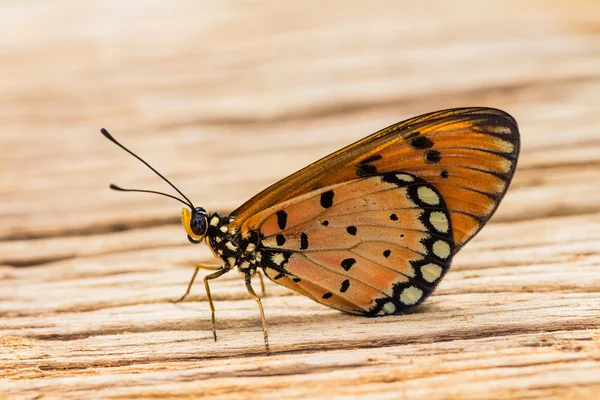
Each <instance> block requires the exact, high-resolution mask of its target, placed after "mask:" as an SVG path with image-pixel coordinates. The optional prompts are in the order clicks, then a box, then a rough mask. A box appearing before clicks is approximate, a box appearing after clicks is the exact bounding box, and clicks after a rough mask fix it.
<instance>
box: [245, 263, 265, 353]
mask: <svg viewBox="0 0 600 400" xmlns="http://www.w3.org/2000/svg"><path fill="white" fill-rule="evenodd" d="M259 276H260V275H259ZM251 278H252V277H251V276H250V275H249V274H247V275H246V289H247V290H248V293H250V296H252V298H253V299H254V301H256V304H258V309H259V311H260V318H261V320H262V326H263V334H264V339H265V350H266V352H267V355H269V335H268V333H267V320H266V319H265V311H264V309H263V306H262V302H261V301H260V297H258V295H257V294H256V292H254V289H253V288H252V283H251ZM261 283H262V276H261ZM263 290H264V288H263Z"/></svg>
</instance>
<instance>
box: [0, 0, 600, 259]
mask: <svg viewBox="0 0 600 400" xmlns="http://www.w3.org/2000/svg"><path fill="white" fill-rule="evenodd" d="M599 17H600V3H598V2H597V1H595V0H577V1H571V2H564V1H486V2H482V1H479V0H460V1H452V2H447V1H441V0H439V1H424V2H414V1H379V0H375V1H369V2H364V1H346V0H344V1H328V2H323V1H320V2H317V1H286V2H273V1H195V0H177V1H172V0H168V1H167V0H154V1H134V0H129V1H117V0H115V1H108V0H102V1H93V0H90V1H85V2H79V1H75V0H56V1H52V2H43V1H8V0H4V1H2V2H0V26H2V32H3V33H2V35H0V240H10V241H19V240H27V239H41V238H46V237H54V236H77V235H81V234H86V235H89V234H95V233H97V234H102V233H104V232H110V231H119V230H123V229H128V228H141V227H148V226H161V225H164V224H170V223H176V222H177V220H178V215H179V211H178V209H179V205H176V204H175V203H174V202H172V201H171V200H168V199H164V198H160V197H157V196H151V195H139V194H121V193H115V192H112V191H109V190H108V188H107V186H108V184H109V183H110V182H114V183H118V184H121V185H123V186H126V187H135V188H144V189H155V190H163V191H169V188H168V187H167V186H166V185H165V184H164V183H163V182H161V181H160V180H159V179H158V178H157V177H155V176H154V175H153V174H152V173H151V172H150V171H149V170H147V169H145V167H144V166H142V165H141V164H140V163H138V162H137V161H136V160H134V159H133V158H132V157H130V156H128V155H126V154H125V153H124V152H122V151H121V150H120V149H118V148H117V147H116V146H114V145H113V144H111V143H110V142H108V141H107V140H106V139H104V138H103V137H102V136H101V135H100V133H99V130H100V128H101V127H105V128H107V129H108V130H109V131H110V132H111V133H112V134H113V135H114V136H115V137H116V138H118V139H119V140H121V141H122V142H123V143H124V144H125V145H128V146H130V147H131V148H132V149H133V150H134V151H136V152H137V153H138V154H139V155H141V156H142V157H144V158H145V159H147V160H148V161H149V162H150V163H151V164H152V165H154V166H155V167H156V168H157V169H158V170H159V171H161V172H162V173H164V174H165V175H166V176H167V177H169V178H170V179H171V180H172V181H173V182H174V183H175V184H176V185H177V186H179V187H180V189H181V190H182V191H183V192H184V193H186V194H187V195H188V197H190V198H191V199H193V201H194V202H195V203H197V204H199V205H202V206H204V207H205V208H207V209H210V210H220V211H224V212H227V211H230V210H232V209H234V208H235V207H237V206H238V205H240V204H241V203H242V202H244V201H245V200H247V199H248V198H249V197H250V196H252V195H253V194H255V193H257V192H258V191H259V190H261V189H263V188H264V187H266V186H268V185H270V184H271V183H273V182H275V181H276V180H278V179H279V178H282V177H284V176H285V175H287V174H289V173H291V172H293V171H296V170H297V169H299V168H301V167H304V166H305V165H307V164H309V163H310V162H312V161H315V160H316V159H318V158H320V157H322V156H324V155H326V154H328V153H330V152H332V151H334V150H336V149H338V148H340V147H341V146H344V145H346V144H349V143H351V142H353V141H355V140H358V139H360V138H362V137H365V136H367V135H368V134H370V133H372V132H374V131H376V130H379V129H381V128H383V127H385V126H388V125H390V124H393V123H395V122H398V121H400V120H403V119H406V118H409V117H412V116H415V115H417V114H421V113H425V112H430V111H434V110H437V109H442V108H450V107H461V106H490V107H497V108H501V109H504V110H506V111H508V112H509V113H511V114H512V115H514V116H515V117H516V118H517V120H518V121H519V123H520V126H521V131H522V136H523V152H522V158H521V164H520V172H517V175H516V178H515V181H514V187H513V190H512V191H510V192H509V196H508V198H507V199H506V201H505V202H504V203H503V205H502V207H501V208H500V210H499V213H498V215H497V217H496V218H497V219H496V220H498V221H502V220H505V221H509V220H515V219H519V218H521V217H522V216H532V215H533V216H537V217H544V216H549V215H560V214H561V213H562V214H564V213H578V212H584V211H589V210H594V209H595V210H597V209H598V208H600V206H599V204H600V201H599V200H600V191H590V190H589V185H590V183H593V182H596V181H597V179H596V177H597V172H598V167H597V164H594V163H598V161H599V158H598V154H600V142H599V141H598V138H599V131H598V130H599V126H600V113H599V112H598V104H599V101H598V100H599V99H600V97H599V95H598V93H600V22H599V21H600V18H599ZM549 163H559V164H561V163H562V167H563V168H562V169H559V170H556V171H555V172H553V174H552V176H548V175H547V174H546V173H545V172H544V169H545V168H546V167H547V165H548V164H549ZM551 179H554V180H560V181H562V183H561V184H562V185H563V188H564V191H563V192H564V193H565V194H566V193H569V194H570V195H569V196H566V195H565V196H562V197H561V196H559V197H556V196H555V195H552V196H549V195H548V192H546V191H545V190H544V189H543V188H540V186H543V183H544V182H546V181H547V180H551ZM596 188H597V184H596ZM596 192H597V193H596ZM565 210H568V211H565ZM156 240H157V243H162V242H161V241H162V240H167V241H168V240H174V242H173V243H174V244H175V243H177V244H184V243H185V236H184V235H183V232H181V234H180V236H178V237H177V238H174V239H169V238H160V239H159V238H157V239H156ZM155 244H156V243H154V242H149V243H148V244H147V245H148V246H154V245H155ZM11 246H13V247H11V248H13V249H14V243H13V245H11ZM19 254H20V253H19ZM19 254H16V253H13V254H12V255H11V256H10V257H8V258H6V257H4V258H3V259H0V264H5V265H6V264H8V265H18V264H19V263H20V262H25V261H23V260H21V261H19V259H20V257H21V256H20V255H19ZM30 256H31V253H30ZM40 257H41V258H42V259H43V256H42V255H40Z"/></svg>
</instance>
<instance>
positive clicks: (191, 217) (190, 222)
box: [181, 207, 208, 243]
mask: <svg viewBox="0 0 600 400" xmlns="http://www.w3.org/2000/svg"><path fill="white" fill-rule="evenodd" d="M181 223H182V224H183V227H184V229H185V231H186V232H187V235H188V240H189V241H190V242H192V243H202V241H203V240H204V238H205V236H206V232H207V231H208V213H207V212H206V210H205V209H204V208H202V207H195V208H194V209H192V211H191V212H190V210H188V209H187V208H182V209H181Z"/></svg>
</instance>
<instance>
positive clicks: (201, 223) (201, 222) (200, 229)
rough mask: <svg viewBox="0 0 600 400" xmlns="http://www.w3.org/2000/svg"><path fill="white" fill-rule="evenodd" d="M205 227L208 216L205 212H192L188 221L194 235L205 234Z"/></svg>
mask: <svg viewBox="0 0 600 400" xmlns="http://www.w3.org/2000/svg"><path fill="white" fill-rule="evenodd" d="M207 228H208V218H207V216H206V214H203V213H202V214H201V213H196V212H194V213H193V214H192V219H191V221H190V229H191V230H192V232H194V235H196V236H204V235H205V234H206V229H207Z"/></svg>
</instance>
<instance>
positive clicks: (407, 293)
mask: <svg viewBox="0 0 600 400" xmlns="http://www.w3.org/2000/svg"><path fill="white" fill-rule="evenodd" d="M421 297H423V291H422V290H421V289H419V288H416V287H414V286H410V287H407V288H406V289H404V290H403V291H402V294H401V295H400V301H401V302H403V303H404V304H406V305H409V306H412V305H413V304H417V302H418V301H419V300H421Z"/></svg>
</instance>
